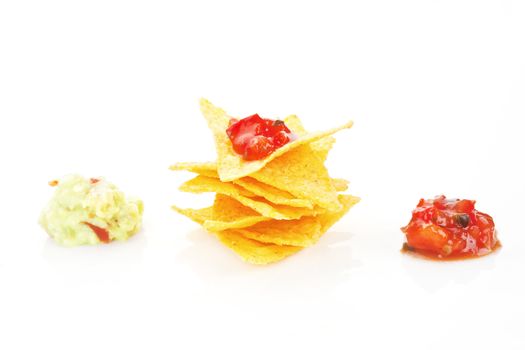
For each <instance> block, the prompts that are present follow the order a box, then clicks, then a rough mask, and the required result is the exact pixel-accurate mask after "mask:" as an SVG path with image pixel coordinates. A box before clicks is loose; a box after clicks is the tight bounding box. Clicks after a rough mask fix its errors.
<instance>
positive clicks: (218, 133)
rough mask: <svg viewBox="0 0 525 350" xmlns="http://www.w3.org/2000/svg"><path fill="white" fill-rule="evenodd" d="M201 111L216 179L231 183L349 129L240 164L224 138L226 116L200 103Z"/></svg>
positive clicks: (311, 137) (300, 139)
mask: <svg viewBox="0 0 525 350" xmlns="http://www.w3.org/2000/svg"><path fill="white" fill-rule="evenodd" d="M201 111H202V114H203V115H204V117H205V118H206V121H207V122H208V126H209V128H210V129H211V130H212V133H213V136H214V138H215V146H216V149H217V167H218V173H219V177H220V179H221V180H222V181H233V180H236V179H238V178H241V177H244V176H248V175H250V174H252V173H255V172H257V171H259V170H260V169H261V168H263V167H265V166H266V165H267V164H268V163H270V162H271V161H272V160H274V159H277V158H278V157H280V156H281V155H283V154H286V153H288V152H290V151H291V150H294V149H295V148H297V147H300V146H301V145H308V144H310V143H312V142H315V141H317V140H319V139H322V138H324V137H326V136H330V135H332V134H334V133H336V132H337V131H340V130H343V129H349V128H351V127H352V124H353V123H352V122H348V123H346V124H344V125H342V126H340V127H338V128H334V129H330V130H327V131H322V132H315V133H308V134H304V135H302V136H299V137H298V138H297V139H296V140H294V141H292V142H289V143H287V144H286V145H284V146H283V147H280V148H278V149H276V150H275V151H274V152H273V153H272V154H271V155H269V156H268V157H266V158H265V159H262V160H256V161H249V162H248V161H244V160H243V159H242V158H241V157H240V156H239V155H238V154H237V153H235V151H234V150H233V148H232V145H231V142H230V139H229V138H228V135H226V129H227V128H228V125H229V122H230V119H231V118H230V117H229V116H228V115H227V114H226V112H225V111H224V110H222V109H220V108H218V107H215V106H214V105H212V104H211V103H210V102H209V101H207V100H205V99H201Z"/></svg>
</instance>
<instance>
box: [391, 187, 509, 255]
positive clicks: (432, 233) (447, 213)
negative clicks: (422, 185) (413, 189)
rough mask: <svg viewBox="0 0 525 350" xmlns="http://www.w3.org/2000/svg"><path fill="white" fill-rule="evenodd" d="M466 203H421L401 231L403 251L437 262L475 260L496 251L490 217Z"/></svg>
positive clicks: (440, 198) (443, 199) (438, 199)
mask: <svg viewBox="0 0 525 350" xmlns="http://www.w3.org/2000/svg"><path fill="white" fill-rule="evenodd" d="M475 203H476V202H475V201H473V200H468V199H447V198H446V197H445V196H438V197H436V198H434V199H427V200H425V199H421V200H420V201H419V203H418V205H417V207H416V209H414V211H412V219H411V220H410V222H409V224H408V225H407V226H405V227H403V228H401V231H403V232H404V233H405V235H406V239H407V243H406V244H405V249H406V250H408V251H415V252H418V253H421V254H423V255H426V256H429V257H434V258H438V259H459V258H469V257H478V256H483V255H486V254H489V253H491V252H492V251H493V250H495V249H496V248H497V247H499V241H498V238H497V236H496V230H495V228H494V221H493V220H492V217H490V216H489V215H487V214H484V213H481V212H479V211H477V210H476V209H475V208H474V205H475Z"/></svg>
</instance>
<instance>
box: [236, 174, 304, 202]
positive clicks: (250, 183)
mask: <svg viewBox="0 0 525 350" xmlns="http://www.w3.org/2000/svg"><path fill="white" fill-rule="evenodd" d="M233 183H234V184H236V185H239V186H241V187H242V188H244V189H246V190H248V191H250V192H252V193H253V194H255V195H257V196H259V197H263V198H265V199H266V200H268V201H269V202H272V203H275V204H282V205H289V206H291V207H299V208H310V209H311V208H313V207H314V205H313V203H312V202H311V201H309V200H308V199H302V198H294V196H292V194H291V193H289V192H286V191H282V190H280V189H278V188H275V187H273V186H270V185H267V184H265V183H262V182H260V181H257V180H255V179H254V178H251V177H242V178H240V179H237V180H235V181H233Z"/></svg>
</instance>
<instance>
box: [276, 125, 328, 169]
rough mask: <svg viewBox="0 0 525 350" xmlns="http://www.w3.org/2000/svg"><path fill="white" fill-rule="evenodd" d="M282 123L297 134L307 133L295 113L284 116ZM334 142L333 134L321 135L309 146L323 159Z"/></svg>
mask: <svg viewBox="0 0 525 350" xmlns="http://www.w3.org/2000/svg"><path fill="white" fill-rule="evenodd" d="M284 123H285V124H286V126H287V127H288V128H289V129H290V130H291V131H293V132H294V133H295V134H297V135H305V134H306V133H307V131H306V129H305V128H304V127H303V124H302V123H301V120H300V119H299V118H298V117H297V116H296V115H289V116H288V117H286V118H284ZM334 143H335V138H334V137H333V136H327V137H323V138H322V139H320V140H319V141H315V142H312V143H311V144H310V146H311V147H312V151H314V152H316V153H317V154H318V155H319V156H320V157H321V159H323V161H325V160H326V158H327V157H328V152H330V150H331V149H332V146H333V145H334Z"/></svg>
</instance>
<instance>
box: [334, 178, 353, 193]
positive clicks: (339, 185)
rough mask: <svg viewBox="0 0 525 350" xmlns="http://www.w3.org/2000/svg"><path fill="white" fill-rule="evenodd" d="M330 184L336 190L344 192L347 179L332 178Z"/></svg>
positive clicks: (346, 187)
mask: <svg viewBox="0 0 525 350" xmlns="http://www.w3.org/2000/svg"><path fill="white" fill-rule="evenodd" d="M332 184H333V185H334V188H335V190H336V191H337V192H344V191H346V190H348V184H349V182H348V180H345V179H332Z"/></svg>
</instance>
